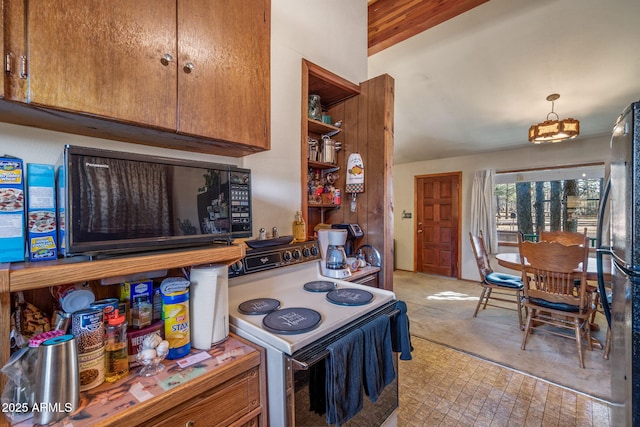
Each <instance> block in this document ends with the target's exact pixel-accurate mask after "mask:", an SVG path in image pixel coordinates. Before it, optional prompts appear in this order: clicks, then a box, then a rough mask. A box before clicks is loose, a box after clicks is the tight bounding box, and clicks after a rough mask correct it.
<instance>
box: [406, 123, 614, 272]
mask: <svg viewBox="0 0 640 427" xmlns="http://www.w3.org/2000/svg"><path fill="white" fill-rule="evenodd" d="M608 150H609V136H603V137H601V138H592V139H581V138H578V139H575V140H571V141H565V142H562V143H558V144H550V145H536V146H534V145H531V146H530V147H526V148H521V149H514V150H507V151H500V152H493V153H486V154H480V155H473V156H463V157H452V158H448V159H439V160H431V161H423V162H414V163H404V164H400V165H395V167H394V172H393V173H394V193H395V194H394V198H395V206H394V211H395V215H394V229H395V239H396V268H397V269H399V270H409V271H413V262H414V255H415V251H414V244H415V243H414V222H415V219H416V208H415V206H414V194H415V188H414V184H415V182H414V177H415V176H417V175H428V174H437V173H446V172H459V171H461V172H462V201H461V202H462V206H461V209H462V228H461V229H460V239H461V246H460V250H461V254H462V265H461V270H460V272H461V273H460V274H461V277H462V278H463V279H469V280H476V279H478V278H479V275H478V269H477V267H476V263H475V260H474V259H473V256H472V251H471V246H470V244H469V238H468V235H469V231H470V230H469V222H470V220H469V217H470V213H471V206H470V205H471V203H470V202H471V189H472V182H473V172H474V171H476V170H480V169H494V170H496V171H506V170H514V169H528V168H538V167H548V166H559V165H572V164H581V163H592V162H604V161H606V160H607V159H608V157H609V151H608ZM403 210H405V211H407V212H411V213H412V214H413V217H412V218H411V219H402V214H401V213H402V211H403ZM492 267H494V268H495V269H496V270H500V269H501V268H499V266H498V265H497V263H495V262H494V263H492ZM504 271H506V270H504ZM512 273H513V272H512Z"/></svg>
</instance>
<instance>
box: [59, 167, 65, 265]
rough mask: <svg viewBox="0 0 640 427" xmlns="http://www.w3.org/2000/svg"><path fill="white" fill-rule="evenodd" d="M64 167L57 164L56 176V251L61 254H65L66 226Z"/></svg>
mask: <svg viewBox="0 0 640 427" xmlns="http://www.w3.org/2000/svg"><path fill="white" fill-rule="evenodd" d="M64 171H65V168H64V167H62V166H58V175H57V176H56V189H57V193H58V206H57V211H58V212H57V217H58V253H59V254H60V255H61V256H66V255H67V246H66V236H65V228H66V214H65V211H64V207H65V197H66V196H65V185H66V184H65V174H64Z"/></svg>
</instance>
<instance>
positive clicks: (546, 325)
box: [518, 236, 595, 368]
mask: <svg viewBox="0 0 640 427" xmlns="http://www.w3.org/2000/svg"><path fill="white" fill-rule="evenodd" d="M587 241H588V240H587V237H586V236H583V244H582V245H564V244H562V243H559V242H545V241H542V242H537V243H534V242H528V241H523V240H522V239H521V238H518V247H519V249H520V262H521V267H522V279H523V283H524V305H525V307H526V308H527V321H526V324H525V326H524V334H523V337H522V345H521V348H522V350H524V349H525V347H526V344H527V338H528V337H529V335H530V334H531V333H533V331H534V330H539V331H544V332H547V333H550V334H553V335H559V336H563V337H568V338H573V339H575V340H576V346H577V350H578V359H579V362H580V367H581V368H584V358H583V354H582V341H583V338H585V337H586V341H587V348H588V349H589V350H592V341H591V329H590V327H589V319H590V317H591V315H592V313H593V311H594V310H595V308H594V304H593V293H592V292H588V290H587V258H588V256H589V247H588V245H587ZM576 280H578V281H579V286H576ZM567 330H572V331H573V332H574V333H573V335H570V334H568V333H566V331H567Z"/></svg>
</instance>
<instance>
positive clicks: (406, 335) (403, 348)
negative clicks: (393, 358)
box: [391, 301, 413, 360]
mask: <svg viewBox="0 0 640 427" xmlns="http://www.w3.org/2000/svg"><path fill="white" fill-rule="evenodd" d="M396 308H397V309H398V310H400V313H398V314H397V315H395V316H393V318H392V319H391V342H392V345H393V351H396V352H400V359H401V360H411V352H412V351H413V346H412V345H411V333H410V332H409V316H407V304H406V303H405V302H404V301H397V302H396Z"/></svg>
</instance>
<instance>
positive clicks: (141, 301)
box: [131, 295, 153, 329]
mask: <svg viewBox="0 0 640 427" xmlns="http://www.w3.org/2000/svg"><path fill="white" fill-rule="evenodd" d="M152 318H153V305H152V304H151V302H149V298H148V297H147V296H146V295H138V296H136V297H135V298H134V300H133V304H132V305H131V327H133V328H136V329H141V328H144V327H146V326H149V325H150V324H151V320H152Z"/></svg>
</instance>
